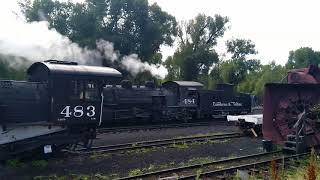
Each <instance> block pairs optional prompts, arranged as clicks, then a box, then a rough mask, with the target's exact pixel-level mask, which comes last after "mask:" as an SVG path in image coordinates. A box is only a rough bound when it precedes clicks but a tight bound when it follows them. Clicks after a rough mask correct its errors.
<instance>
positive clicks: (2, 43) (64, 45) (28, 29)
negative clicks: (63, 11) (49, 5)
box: [0, 16, 101, 65]
mask: <svg viewBox="0 0 320 180" xmlns="http://www.w3.org/2000/svg"><path fill="white" fill-rule="evenodd" d="M1 21H2V18H1ZM4 21H11V23H10V26H2V27H1V28H0V53H1V54H5V55H12V56H20V57H24V58H26V59H28V60H30V61H39V60H40V61H41V60H45V59H59V60H77V61H78V62H79V63H81V64H94V65H101V61H99V59H101V55H100V54H99V53H98V52H97V51H91V50H88V49H86V48H81V47H79V45H78V44H76V43H73V42H71V41H70V39H69V38H67V37H65V36H63V35H61V34H60V33H58V32H57V31H56V30H55V29H49V27H48V22H46V21H40V22H31V23H27V22H25V21H24V20H22V19H20V18H17V17H10V16H9V17H8V18H7V19H4ZM2 22H3V21H2ZM12 22H14V23H12ZM4 24H9V23H4Z"/></svg>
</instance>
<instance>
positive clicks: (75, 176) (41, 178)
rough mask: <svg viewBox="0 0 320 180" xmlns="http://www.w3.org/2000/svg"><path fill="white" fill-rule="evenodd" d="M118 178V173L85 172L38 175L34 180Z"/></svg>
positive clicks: (110, 179) (108, 179) (106, 179)
mask: <svg viewBox="0 0 320 180" xmlns="http://www.w3.org/2000/svg"><path fill="white" fill-rule="evenodd" d="M116 178H118V175H117V174H111V175H109V176H107V175H102V174H99V173H98V174H94V175H85V174H69V175H63V176H58V175H49V176H36V177H34V178H33V180H112V179H116Z"/></svg>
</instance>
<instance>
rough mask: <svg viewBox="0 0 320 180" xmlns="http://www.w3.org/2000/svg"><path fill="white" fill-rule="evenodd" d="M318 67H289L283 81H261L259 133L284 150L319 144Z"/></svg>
mask: <svg viewBox="0 0 320 180" xmlns="http://www.w3.org/2000/svg"><path fill="white" fill-rule="evenodd" d="M319 77H320V70H319V68H318V67H315V66H310V67H309V68H305V69H297V70H292V71H289V73H288V76H287V83H268V84H266V85H265V94H264V103H263V106H264V108H263V109H264V110H263V127H262V131H263V136H264V138H265V139H266V140H271V141H272V142H273V143H276V144H282V145H284V149H285V150H290V151H295V152H302V151H304V150H306V149H307V148H310V147H313V146H318V145H320V111H319V109H320V81H319V79H320V78H319Z"/></svg>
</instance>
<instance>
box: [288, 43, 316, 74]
mask: <svg viewBox="0 0 320 180" xmlns="http://www.w3.org/2000/svg"><path fill="white" fill-rule="evenodd" d="M319 63H320V52H319V51H314V50H313V49H312V48H310V47H302V48H299V49H297V50H295V51H290V52H289V58H288V62H287V63H286V67H287V68H288V69H298V68H305V67H308V66H309V65H311V64H314V65H319Z"/></svg>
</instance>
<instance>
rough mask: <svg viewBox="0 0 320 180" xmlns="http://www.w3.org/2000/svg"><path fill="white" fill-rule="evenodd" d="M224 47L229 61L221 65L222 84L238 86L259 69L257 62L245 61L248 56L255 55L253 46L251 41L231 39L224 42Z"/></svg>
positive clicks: (258, 62) (253, 60)
mask: <svg viewBox="0 0 320 180" xmlns="http://www.w3.org/2000/svg"><path fill="white" fill-rule="evenodd" d="M226 47H227V52H228V53H230V54H231V59H230V60H227V61H226V62H222V63H221V65H220V68H221V70H220V72H221V78H222V80H223V81H224V82H227V83H232V84H235V85H238V84H239V83H240V82H242V81H243V80H244V79H245V78H246V76H247V75H248V74H250V73H251V72H252V71H256V70H257V69H258V68H259V67H260V61H259V60H255V59H249V60H248V59H247V56H248V55H251V54H257V51H256V50H255V44H254V43H253V42H252V41H251V40H246V39H232V40H228V41H227V42H226Z"/></svg>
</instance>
